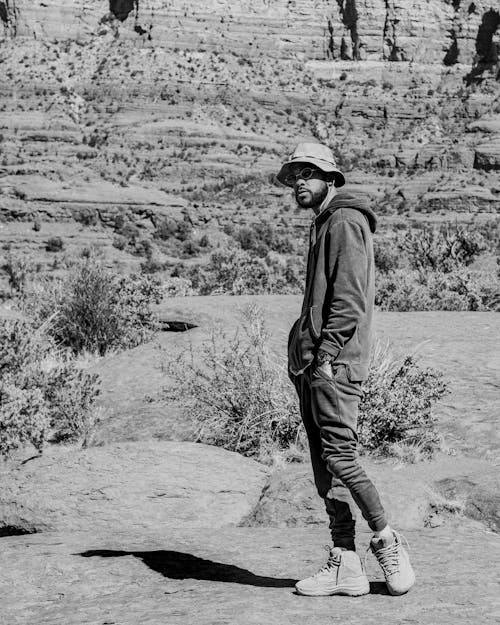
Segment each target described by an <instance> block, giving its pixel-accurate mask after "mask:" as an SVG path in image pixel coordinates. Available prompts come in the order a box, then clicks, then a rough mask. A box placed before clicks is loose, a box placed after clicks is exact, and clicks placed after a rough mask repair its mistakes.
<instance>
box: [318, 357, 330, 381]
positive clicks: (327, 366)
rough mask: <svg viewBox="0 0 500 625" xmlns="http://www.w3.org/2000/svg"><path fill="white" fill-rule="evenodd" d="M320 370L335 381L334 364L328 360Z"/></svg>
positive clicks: (319, 366)
mask: <svg viewBox="0 0 500 625" xmlns="http://www.w3.org/2000/svg"><path fill="white" fill-rule="evenodd" d="M318 369H319V370H320V371H321V372H322V373H323V374H324V375H326V376H327V377H329V378H332V379H333V371H332V364H331V362H330V361H329V360H327V361H326V362H324V363H323V364H322V365H318Z"/></svg>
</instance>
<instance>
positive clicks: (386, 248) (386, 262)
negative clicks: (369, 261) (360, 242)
mask: <svg viewBox="0 0 500 625" xmlns="http://www.w3.org/2000/svg"><path fill="white" fill-rule="evenodd" d="M373 255H374V259H375V267H376V268H377V270H378V271H381V272H382V273H387V272H388V271H391V270H393V269H397V268H398V267H399V265H400V254H398V252H397V250H396V249H395V247H394V243H393V241H391V240H388V239H384V240H380V239H377V238H376V239H374V241H373Z"/></svg>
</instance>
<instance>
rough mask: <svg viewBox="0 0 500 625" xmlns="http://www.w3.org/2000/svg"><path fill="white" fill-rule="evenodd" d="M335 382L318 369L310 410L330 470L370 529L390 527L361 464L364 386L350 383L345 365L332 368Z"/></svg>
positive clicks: (374, 489) (315, 371)
mask: <svg viewBox="0 0 500 625" xmlns="http://www.w3.org/2000/svg"><path fill="white" fill-rule="evenodd" d="M333 372H334V377H333V379H327V378H326V376H325V375H323V373H322V372H321V371H320V370H319V369H318V368H316V369H313V370H312V371H311V373H310V376H311V408H312V413H313V418H314V422H315V424H316V425H317V427H318V428H319V431H320V438H321V448H322V453H323V460H324V461H325V463H326V465H327V467H328V469H329V471H330V472H331V473H332V475H333V476H335V477H336V478H337V479H339V480H340V481H341V482H342V483H343V484H344V485H345V486H346V487H347V488H348V489H349V491H350V493H351V495H352V497H353V499H354V501H355V502H356V504H357V506H358V507H359V509H360V510H361V513H362V515H363V517H364V518H365V519H366V521H367V523H368V525H369V526H370V528H371V529H372V530H373V531H374V532H377V531H381V530H383V529H384V528H385V527H386V526H387V520H386V517H385V512H384V509H383V507H382V504H381V502H380V497H379V494H378V492H377V489H376V488H375V486H374V484H373V483H372V482H371V480H370V479H369V478H368V476H367V474H366V473H365V471H364V470H363V468H362V467H361V465H360V464H359V463H358V453H357V442H358V435H357V421H358V409H359V402H360V400H361V397H362V390H361V384H360V383H357V382H351V381H350V380H349V379H348V376H347V368H346V366H345V365H337V366H334V367H333Z"/></svg>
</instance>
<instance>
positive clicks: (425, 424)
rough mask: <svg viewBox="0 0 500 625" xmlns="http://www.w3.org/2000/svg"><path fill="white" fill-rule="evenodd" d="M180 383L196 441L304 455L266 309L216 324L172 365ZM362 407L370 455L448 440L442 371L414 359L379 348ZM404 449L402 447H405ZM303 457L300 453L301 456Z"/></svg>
mask: <svg viewBox="0 0 500 625" xmlns="http://www.w3.org/2000/svg"><path fill="white" fill-rule="evenodd" d="M165 370H166V372H167V374H168V375H169V376H170V377H171V378H172V379H173V381H174V383H173V384H172V385H170V386H169V387H168V390H167V391H166V394H167V396H168V398H170V399H173V400H177V401H182V403H183V405H184V406H185V412H186V415H185V416H186V418H187V419H189V420H190V421H191V422H193V423H194V436H195V440H197V441H201V442H205V443H209V444H212V445H218V446H221V447H224V448H226V449H230V450H232V451H237V452H239V453H242V454H244V455H246V456H250V457H254V458H256V459H258V460H260V461H261V462H270V461H271V460H272V459H273V456H274V455H275V454H276V452H280V453H282V454H284V455H285V456H286V455H287V454H288V453H290V455H291V456H292V457H293V458H294V459H297V451H302V452H303V451H304V449H305V447H306V442H305V441H306V438H305V434H304V432H303V426H302V424H301V419H300V414H299V408H298V401H297V398H296V394H295V390H294V388H293V386H292V385H291V384H290V382H289V381H288V378H287V375H286V370H285V367H284V366H283V365H280V362H279V360H278V359H277V358H276V356H275V355H274V354H273V353H272V351H271V350H270V347H269V335H268V333H267V330H266V326H265V322H264V317H263V312H262V310H260V309H259V308H258V307H256V306H253V307H250V308H247V309H246V310H245V311H244V312H243V315H242V324H241V330H239V331H238V332H236V333H235V334H234V336H228V335H227V333H225V332H224V331H223V330H222V329H221V328H214V329H213V332H212V335H211V337H210V340H209V341H207V342H206V343H205V344H204V345H203V347H202V348H201V350H200V349H197V350H196V353H194V351H193V349H191V350H189V351H187V352H185V353H184V354H183V355H182V357H181V358H180V359H178V360H176V361H168V355H167V360H166V363H165ZM365 392H366V394H365V397H364V399H363V401H362V403H361V406H360V419H359V440H360V446H361V449H362V450H363V451H364V452H365V453H376V454H383V455H391V454H396V453H399V450H400V448H401V445H407V446H413V447H414V448H418V449H419V450H420V455H421V456H426V457H427V456H431V455H432V454H433V452H434V451H435V450H436V449H438V448H439V446H440V444H441V438H440V435H439V433H438V430H437V427H436V421H435V419H434V417H433V415H432V412H431V409H432V407H433V405H434V403H435V402H436V401H437V400H438V399H440V398H441V397H442V395H443V394H444V393H445V392H446V384H445V383H444V381H443V379H442V375H441V374H440V373H439V372H438V371H436V370H433V369H423V368H421V367H420V366H419V365H418V364H417V362H416V360H415V357H414V356H412V355H408V356H405V357H404V358H402V359H396V358H394V357H393V356H391V354H390V352H389V350H388V348H387V347H386V348H382V347H381V346H380V345H377V346H376V348H375V350H374V352H373V356H372V363H371V370H370V376H369V379H368V381H367V382H366V384H365ZM398 446H399V447H398ZM299 456H300V454H299Z"/></svg>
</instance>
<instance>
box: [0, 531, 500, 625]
mask: <svg viewBox="0 0 500 625" xmlns="http://www.w3.org/2000/svg"><path fill="white" fill-rule="evenodd" d="M406 537H407V539H408V540H409V542H410V545H411V551H410V553H411V557H412V562H413V565H414V567H415V570H416V575H417V583H416V585H415V587H414V588H413V589H412V590H411V591H410V592H409V593H408V595H406V596H403V597H391V596H389V595H388V594H387V591H386V589H385V584H384V583H383V581H382V580H383V578H382V574H381V571H380V569H379V568H378V565H377V564H376V562H375V561H374V560H373V558H372V557H371V556H370V557H369V558H368V561H367V574H368V578H369V580H370V594H369V595H366V596H363V597H359V598H357V599H352V598H349V597H318V598H314V599H311V598H309V597H300V596H298V595H295V594H294V589H293V586H294V582H295V581H296V580H297V579H299V578H301V577H304V576H306V575H309V574H312V573H313V572H315V571H317V570H318V568H319V566H320V565H321V564H323V563H324V561H325V553H324V551H323V549H322V545H323V544H324V543H325V542H328V535H327V532H326V531H324V530H319V529H317V528H310V527H309V528H301V529H297V528H287V529H273V528H224V529H222V530H221V529H214V528H210V527H206V528H204V530H203V531H202V532H200V531H192V530H189V529H186V528H183V527H181V526H179V527H177V528H172V530H171V531H169V532H168V533H165V534H163V535H161V536H160V535H152V534H148V533H144V532H142V531H131V532H124V531H118V532H105V533H91V534H89V533H81V532H71V533H66V534H64V533H54V534H45V535H44V534H38V535H34V536H22V537H9V538H4V539H2V549H1V550H0V594H1V596H2V618H3V619H4V622H6V623H9V625H10V624H11V623H12V624H16V625H33V624H34V623H36V624H37V625H82V624H83V623H85V624H86V625H103V624H104V623H107V624H111V623H114V624H118V623H119V624H120V625H137V624H138V623H141V625H164V624H165V623H168V625H233V624H235V623H237V624H238V625H263V624H265V625H284V624H285V623H286V624H290V625H299V624H300V625H317V624H318V623H356V624H359V625H375V624H376V625H379V624H380V623H384V624H385V625H400V624H402V623H405V624H406V623H408V624H409V623H418V624H419V625H436V623H439V624H440V625H469V624H470V623H485V624H486V623H492V624H493V623H498V622H500V594H499V592H498V579H497V577H496V576H495V575H494V574H492V572H494V571H496V570H498V567H499V565H500V538H499V537H498V536H496V535H494V534H490V533H487V532H485V531H481V530H477V529H476V528H473V527H470V526H464V525H463V524H461V525H457V526H456V527H453V528H437V529H433V530H431V529H427V530H423V531H422V530H421V531H418V532H409V533H407V535H406ZM368 540H369V535H367V534H362V535H360V536H359V540H358V551H359V553H360V555H363V552H364V550H365V549H366V547H367V545H368Z"/></svg>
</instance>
